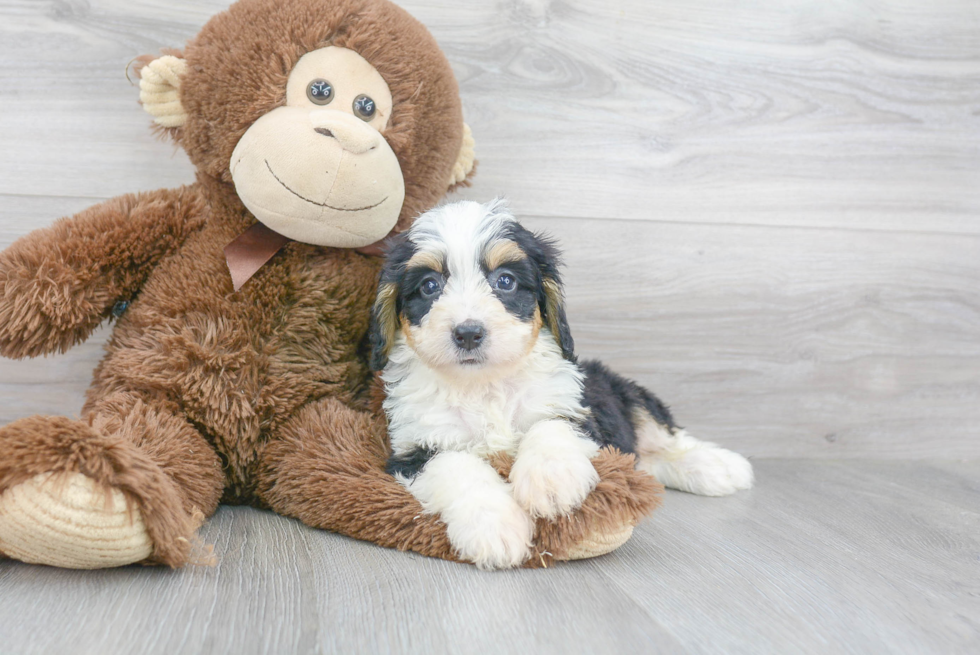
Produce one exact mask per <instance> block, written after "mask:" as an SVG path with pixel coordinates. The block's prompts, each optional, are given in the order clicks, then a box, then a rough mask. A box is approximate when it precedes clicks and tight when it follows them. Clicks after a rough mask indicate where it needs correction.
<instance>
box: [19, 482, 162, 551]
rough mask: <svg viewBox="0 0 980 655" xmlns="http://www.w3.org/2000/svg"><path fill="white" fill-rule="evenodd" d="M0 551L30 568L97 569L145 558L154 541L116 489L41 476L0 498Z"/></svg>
mask: <svg viewBox="0 0 980 655" xmlns="http://www.w3.org/2000/svg"><path fill="white" fill-rule="evenodd" d="M0 551H3V553H4V554H6V555H8V556H9V557H13V558H14V559H19V560H21V561H22V562H28V563H30V564H48V565H50V566H60V567H63V568H69V569H100V568H108V567H112V566H123V565H125V564H132V563H133V562H139V561H141V560H144V559H146V558H147V557H149V556H150V554H151V553H152V552H153V542H152V541H151V540H150V537H149V535H148V534H147V532H146V526H145V525H144V524H143V517H142V516H140V512H139V510H138V509H137V508H136V507H133V508H132V510H128V509H127V507H126V499H125V496H123V493H122V492H121V491H119V490H118V489H110V490H109V492H108V493H106V491H105V489H104V488H103V487H102V486H101V485H99V484H97V483H96V482H95V481H94V480H92V479H91V478H88V477H86V476H84V475H82V474H81V473H64V474H61V475H52V474H50V473H45V474H42V475H38V476H35V477H33V478H31V479H30V480H28V481H26V482H23V483H21V484H18V485H17V486H15V487H11V488H9V489H7V491H5V492H4V493H3V494H2V495H0Z"/></svg>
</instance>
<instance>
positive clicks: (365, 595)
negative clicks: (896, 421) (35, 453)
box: [0, 460, 980, 654]
mask: <svg viewBox="0 0 980 655" xmlns="http://www.w3.org/2000/svg"><path fill="white" fill-rule="evenodd" d="M756 467H757V470H758V472H759V485H758V486H757V488H756V489H754V490H752V491H750V492H746V493H740V494H738V495H736V496H733V497H729V498H722V499H711V498H700V497H696V496H690V495H687V494H682V493H679V492H670V493H668V495H667V498H666V502H665V506H664V507H663V509H661V510H660V511H658V512H657V513H656V514H655V515H654V516H653V517H652V518H651V519H649V520H648V521H646V522H645V523H643V524H642V525H640V526H639V527H638V528H637V530H636V533H635V535H634V537H633V539H632V540H631V541H630V542H628V543H627V544H626V546H624V547H623V548H621V549H620V550H619V551H617V552H615V553H613V554H611V555H609V556H606V557H603V558H599V559H596V560H591V561H584V562H575V563H568V564H564V565H560V566H558V567H556V568H553V569H548V570H538V571H509V572H497V573H485V572H480V571H477V570H475V569H473V568H472V567H468V566H465V565H460V564H451V563H447V562H441V561H436V560H429V559H425V558H422V557H418V556H416V555H412V554H407V553H399V552H396V551H390V550H384V549H380V548H377V547H374V546H372V545H370V544H365V543H361V542H356V541H353V540H350V539H346V538H344V537H340V536H338V535H333V534H330V533H326V532H321V531H316V530H311V529H308V528H306V527H304V526H302V525H300V524H298V523H297V522H295V521H290V520H288V519H284V518H281V517H278V516H275V515H272V514H270V513H267V512H262V511H258V510H253V509H249V508H232V507H226V508H222V509H221V510H220V511H219V513H218V515H217V516H216V517H215V519H213V520H212V521H211V522H210V523H208V524H207V525H206V526H205V528H204V529H203V533H202V534H203V538H204V539H205V540H206V541H207V542H209V543H212V544H214V546H215V551H216V553H217V554H218V555H219V557H220V561H219V563H218V565H217V566H215V567H190V568H187V569H184V570H181V571H169V570H161V569H153V568H139V567H130V568H125V569H119V570H109V571H97V572H74V571H64V570H58V569H49V568H45V567H33V566H28V565H23V564H19V563H15V562H9V561H7V562H0V644H3V646H2V647H0V649H2V650H4V652H17V653H52V654H56V653H106V654H111V653H117V652H119V653H129V652H145V653H148V654H152V653H170V652H241V653H246V654H247V653H271V652H295V653H312V652H384V653H387V652H392V653H403V652H434V653H442V652H462V653H485V652H502V653H526V652H541V653H569V652H572V653H578V652H663V653H673V652H686V653H716V652H725V653H780V654H782V653H792V652H800V653H828V652H831V653H869V652H874V653H916V654H922V653H971V652H976V650H977V648H980V559H978V556H980V503H978V500H980V462H970V463H955V462H936V463H934V462H931V461H922V462H900V461H892V462H880V461H879V462H873V461H848V462H844V461H807V460H758V461H756Z"/></svg>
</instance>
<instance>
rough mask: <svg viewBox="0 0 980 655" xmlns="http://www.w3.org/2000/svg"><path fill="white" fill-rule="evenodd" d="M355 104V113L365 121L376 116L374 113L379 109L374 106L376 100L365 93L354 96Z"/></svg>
mask: <svg viewBox="0 0 980 655" xmlns="http://www.w3.org/2000/svg"><path fill="white" fill-rule="evenodd" d="M353 106H354V115H355V116H357V117H358V118H360V119H361V120H365V121H369V120H371V119H372V118H374V113H375V112H376V111H377V107H375V106H374V100H371V98H369V97H368V96H366V95H364V94H363V93H362V94H361V95H359V96H357V97H356V98H354V105H353Z"/></svg>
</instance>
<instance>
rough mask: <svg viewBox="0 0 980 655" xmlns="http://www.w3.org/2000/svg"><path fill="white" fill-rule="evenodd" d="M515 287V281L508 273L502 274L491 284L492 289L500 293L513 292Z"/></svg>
mask: <svg viewBox="0 0 980 655" xmlns="http://www.w3.org/2000/svg"><path fill="white" fill-rule="evenodd" d="M516 287H517V280H515V279H514V276H513V275H511V274H509V273H502V274H501V275H500V276H499V277H497V279H496V280H494V283H493V288H494V289H499V290H500V291H513V290H514V289H515V288H516Z"/></svg>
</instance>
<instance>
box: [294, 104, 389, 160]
mask: <svg viewBox="0 0 980 655" xmlns="http://www.w3.org/2000/svg"><path fill="white" fill-rule="evenodd" d="M310 123H311V124H312V125H311V127H312V128H313V131H314V132H316V133H317V134H321V135H323V136H326V137H330V138H332V139H336V140H337V143H339V144H340V147H341V148H343V149H344V150H346V151H347V152H349V153H351V154H352V155H361V154H364V153H365V152H367V151H369V150H374V149H375V148H376V147H377V145H378V143H379V142H380V141H381V139H382V137H381V133H380V132H378V131H377V130H376V129H374V128H373V127H371V126H370V125H368V124H367V123H365V122H364V121H362V120H361V119H360V118H355V117H354V116H352V115H351V114H347V113H344V112H342V111H339V110H334V109H316V110H314V111H312V112H310Z"/></svg>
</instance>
